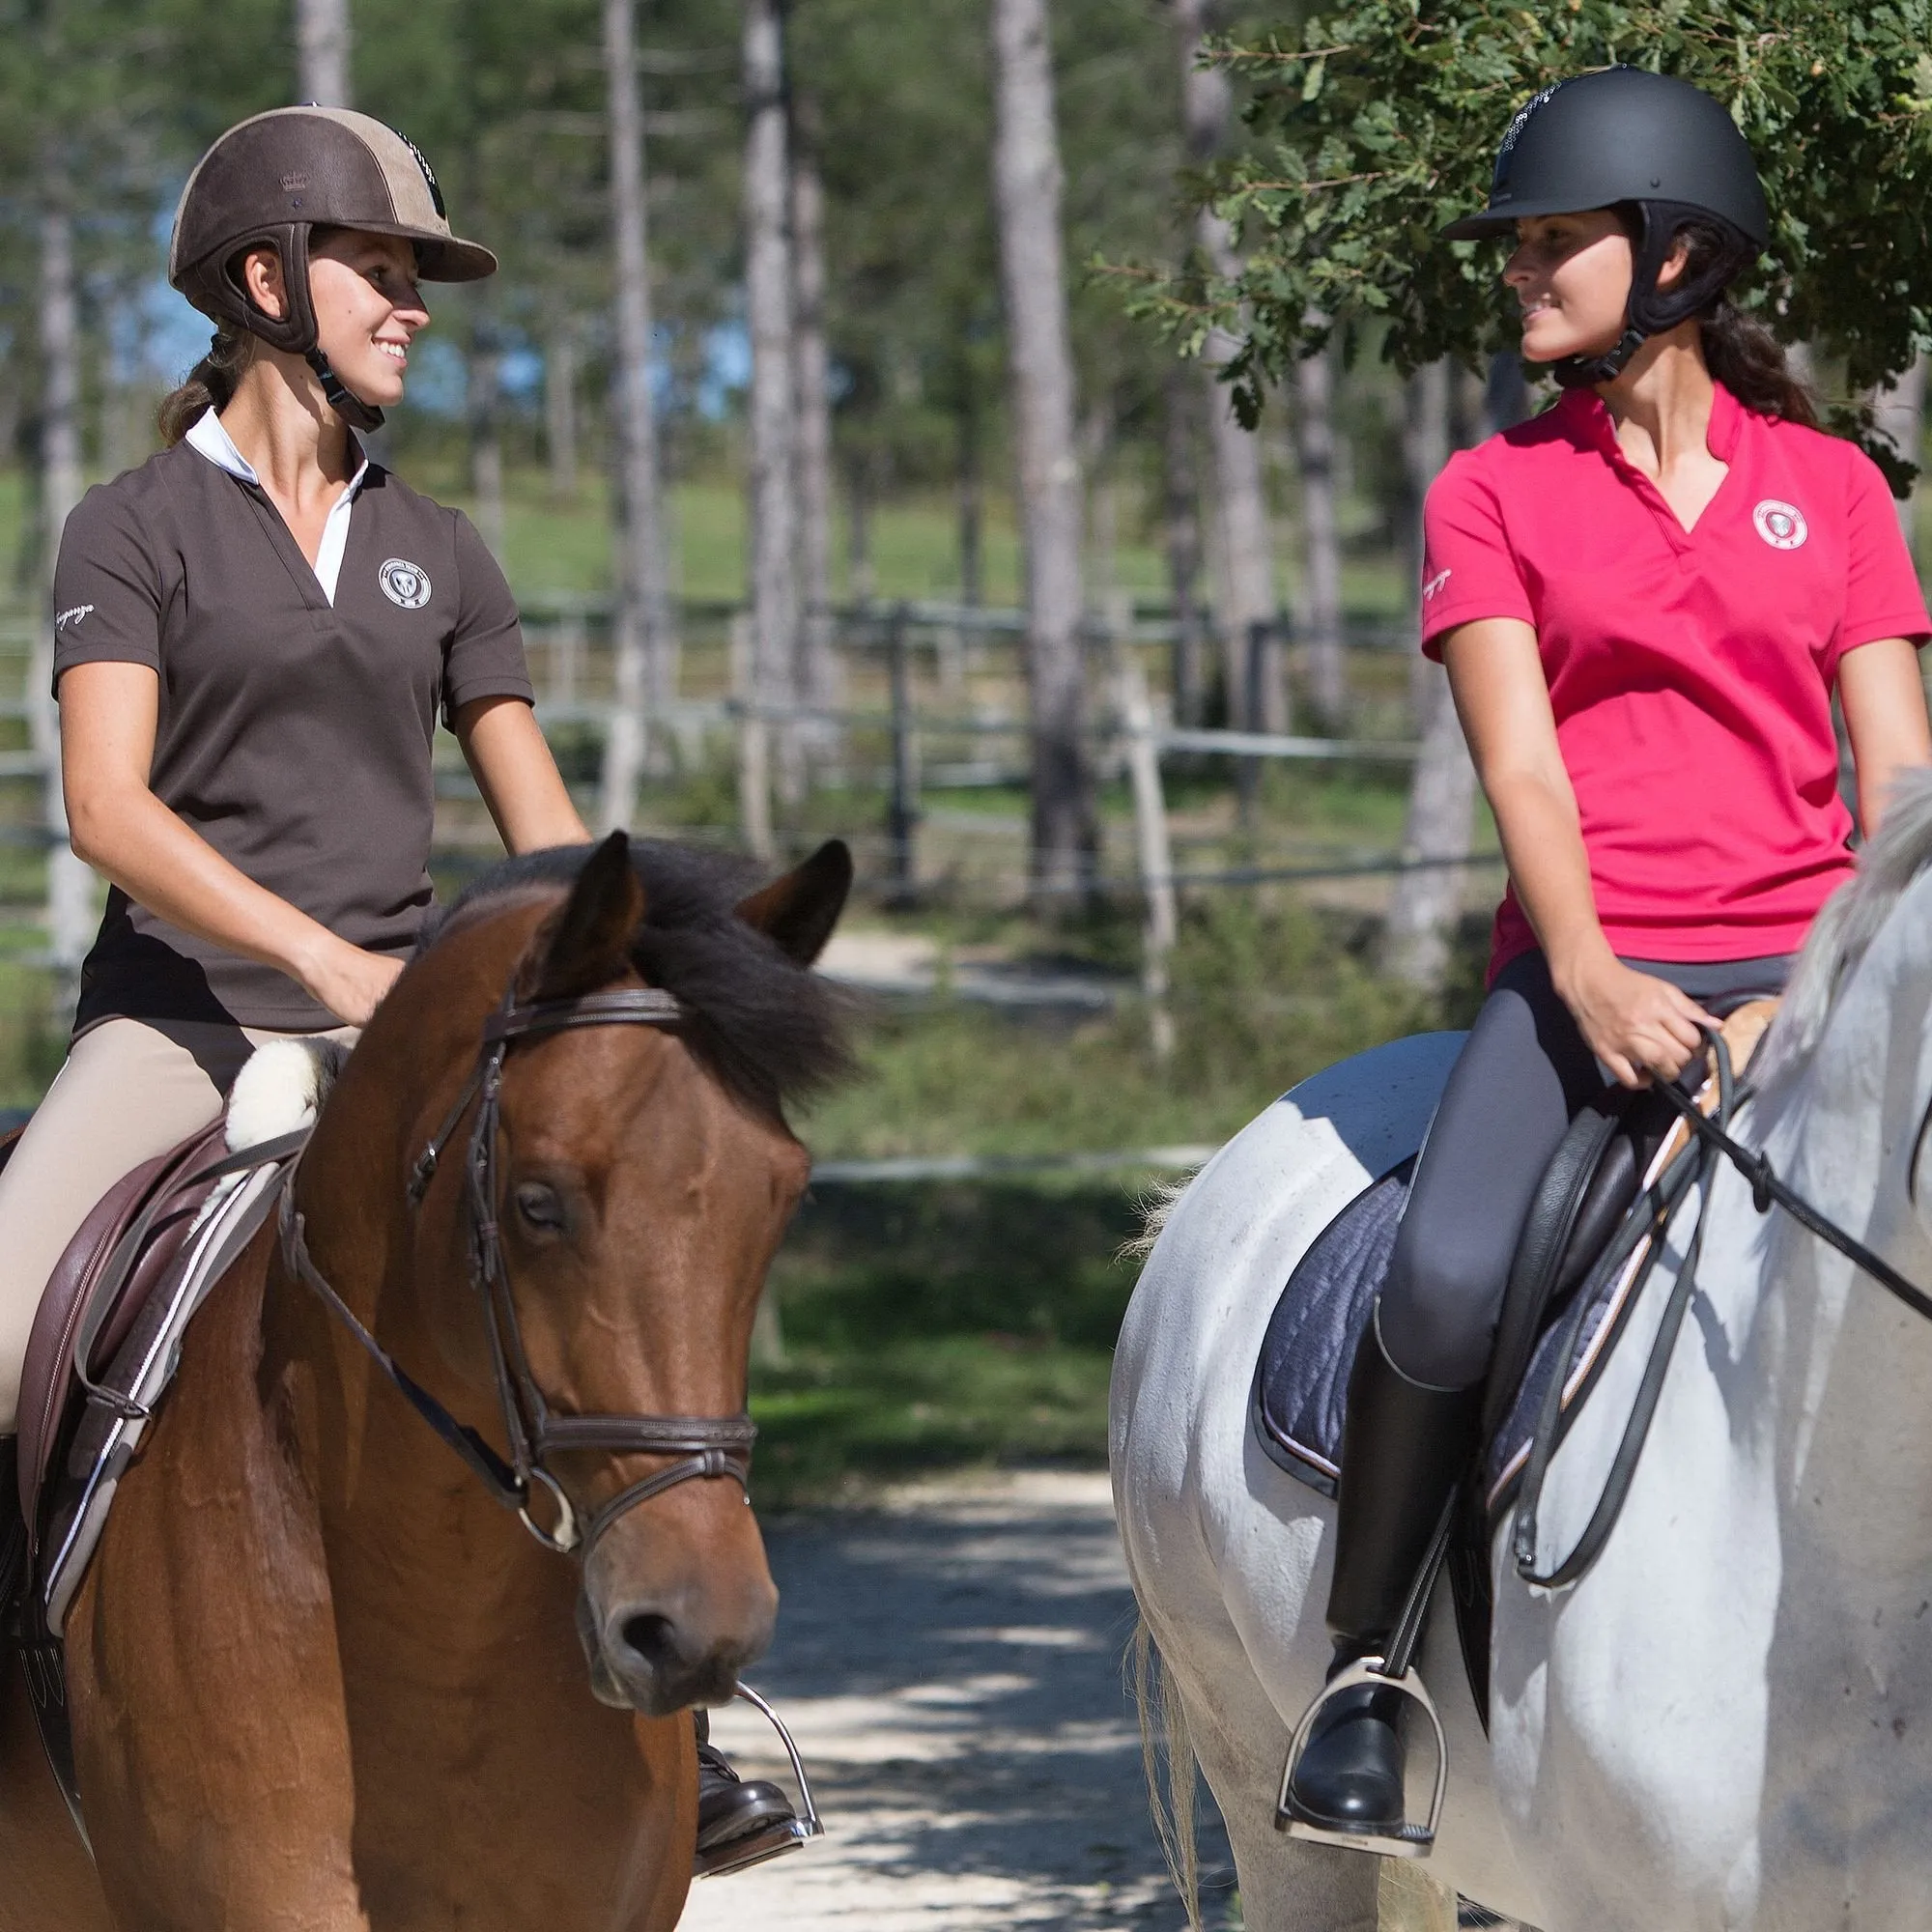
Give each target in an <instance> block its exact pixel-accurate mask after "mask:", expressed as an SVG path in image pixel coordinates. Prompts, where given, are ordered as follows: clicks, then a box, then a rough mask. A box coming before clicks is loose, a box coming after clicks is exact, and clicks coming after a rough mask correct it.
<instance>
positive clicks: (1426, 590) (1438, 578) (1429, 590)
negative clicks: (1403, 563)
mask: <svg viewBox="0 0 1932 1932" xmlns="http://www.w3.org/2000/svg"><path fill="white" fill-rule="evenodd" d="M1449 577H1450V573H1449V572H1448V571H1446V570H1438V571H1437V572H1436V573H1435V576H1434V577H1432V578H1431V579H1430V580H1429V582H1427V583H1425V584H1424V585H1423V586H1422V601H1423V602H1424V603H1425V604H1427V603H1428V602H1429V600H1430V599H1431V598H1432V597H1434V596H1435V593H1436V592H1437V591H1438V590H1440V589H1441V588H1442V586H1443V585H1444V584H1445V583H1447V582H1449Z"/></svg>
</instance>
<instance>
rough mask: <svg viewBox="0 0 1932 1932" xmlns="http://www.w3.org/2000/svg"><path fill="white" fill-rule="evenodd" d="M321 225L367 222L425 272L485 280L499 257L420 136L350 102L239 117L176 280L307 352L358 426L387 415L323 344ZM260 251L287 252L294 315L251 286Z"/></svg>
mask: <svg viewBox="0 0 1932 1932" xmlns="http://www.w3.org/2000/svg"><path fill="white" fill-rule="evenodd" d="M317 227H327V228H360V229H365V230H370V231H373V232H374V233H376V234H379V235H401V236H404V237H406V238H407V239H408V240H409V241H412V242H414V244H415V251H416V273H417V274H418V275H419V276H420V277H421V278H422V279H423V280H424V281H431V282H473V281H478V280H480V279H481V278H482V277H483V276H485V275H494V274H495V273H496V272H497V258H496V256H495V255H493V254H492V253H491V252H490V251H489V249H487V248H484V247H481V246H479V245H478V244H477V243H476V242H474V241H462V240H460V239H459V238H458V237H457V236H455V235H453V234H452V233H451V232H450V227H449V220H448V217H447V216H446V215H445V214H444V213H443V207H442V190H441V189H440V187H438V186H437V183H436V176H435V175H434V174H432V173H431V172H430V165H429V163H428V162H427V161H426V160H424V159H423V157H422V155H421V153H420V151H419V150H418V149H417V147H416V145H415V143H414V142H413V141H411V140H409V139H407V138H406V137H405V136H403V135H401V134H398V133H397V132H396V131H395V129H394V128H385V127H384V125H383V124H382V122H380V121H374V120H371V119H370V117H369V116H368V115H366V114H356V113H353V112H352V111H351V110H350V109H348V108H346V107H313V106H311V107H277V108H273V109H271V110H270V112H269V113H267V114H257V115H255V116H254V117H253V118H252V119H250V120H247V121H243V122H241V123H239V124H238V125H237V126H235V127H233V128H229V130H228V131H227V133H225V134H223V135H222V136H221V138H220V139H219V140H218V141H216V142H215V144H214V145H213V147H212V148H211V149H209V151H208V153H207V154H205V155H204V156H202V157H201V159H200V161H199V162H197V163H196V165H195V170H194V172H193V173H192V174H191V175H189V176H188V178H187V186H186V187H185V188H184V189H183V190H182V198H181V206H180V207H179V208H178V209H177V210H176V211H175V232H174V241H173V243H172V244H171V245H170V247H169V250H168V280H169V281H170V282H172V283H173V284H174V286H175V287H176V288H177V289H179V290H180V291H181V292H182V294H183V295H185V297H186V298H188V300H189V301H191V302H192V303H193V304H194V305H195V307H196V308H198V309H199V310H200V311H201V312H202V314H203V315H205V316H208V317H209V318H210V319H211V320H213V321H214V322H217V323H219V322H230V323H239V324H240V325H241V327H243V328H245V329H247V330H248V331H249V332H250V333H251V334H254V335H258V336H260V337H261V339H262V340H263V341H264V342H266V343H268V344H269V345H270V347H272V348H275V349H280V350H284V351H286V352H287V353H289V354H290V355H300V356H303V357H305V358H306V359H307V362H308V365H309V367H310V368H312V369H313V370H314V371H315V373H316V375H317V376H318V377H320V378H321V380H322V386H323V392H324V394H325V395H327V398H328V402H329V407H330V408H332V409H333V410H334V411H335V412H337V413H338V414H339V415H341V416H342V417H343V419H344V420H345V421H347V422H349V423H351V424H353V425H354V426H355V428H356V429H363V430H369V429H374V428H376V427H377V425H378V424H380V423H381V422H382V420H383V412H382V411H381V410H379V409H377V408H375V407H374V406H373V405H371V404H369V403H365V402H364V401H363V400H362V399H361V398H360V397H359V396H357V395H355V393H353V392H352V391H351V390H349V389H348V388H346V387H344V385H343V384H342V381H341V379H340V378H339V377H338V376H337V375H336V373H335V371H334V370H333V369H331V368H330V367H329V366H328V358H327V356H326V355H323V353H322V351H321V349H320V348H319V347H318V346H317V341H316V321H315V308H314V305H313V303H312V302H311V301H310V299H309V291H308V242H309V234H310V231H311V230H313V229H315V228H317ZM253 248H272V249H274V251H275V252H276V254H277V255H279V256H280V257H281V262H282V279H283V280H284V282H285V283H286V284H287V285H288V294H289V312H288V314H287V315H286V316H283V317H279V318H278V317H275V316H271V315H268V314H265V313H264V312H263V311H262V310H261V309H259V308H257V307H256V306H255V304H254V303H253V302H252V301H250V300H249V299H248V297H247V294H246V292H245V291H244V290H243V288H242V286H241V274H240V270H241V259H242V257H243V256H244V255H246V254H247V253H248V251H249V250H250V249H253Z"/></svg>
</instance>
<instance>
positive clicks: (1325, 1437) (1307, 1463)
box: [1249, 1154, 1415, 1496]
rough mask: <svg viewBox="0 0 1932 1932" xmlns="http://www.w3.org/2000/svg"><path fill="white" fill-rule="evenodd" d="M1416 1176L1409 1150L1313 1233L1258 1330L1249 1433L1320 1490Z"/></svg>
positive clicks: (1328, 1488) (1331, 1466)
mask: <svg viewBox="0 0 1932 1932" xmlns="http://www.w3.org/2000/svg"><path fill="white" fill-rule="evenodd" d="M1414 1177H1415V1157H1414V1156H1413V1155H1412V1154H1411V1155H1410V1156H1409V1158H1408V1159H1407V1160H1406V1161H1404V1162H1403V1164H1402V1165H1401V1166H1400V1167H1398V1168H1396V1169H1394V1170H1393V1171H1392V1172H1391V1173H1388V1174H1385V1175H1383V1176H1382V1178H1381V1179H1379V1180H1378V1181H1375V1182H1373V1183H1372V1184H1371V1185H1369V1186H1368V1187H1365V1188H1364V1189H1363V1190H1362V1191H1361V1193H1359V1194H1358V1195H1356V1196H1355V1198H1354V1199H1353V1200H1352V1201H1351V1202H1350V1203H1349V1205H1348V1206H1347V1207H1346V1208H1343V1209H1342V1211H1341V1212H1340V1213H1339V1214H1338V1215H1336V1217H1335V1218H1334V1219H1333V1220H1332V1221H1330V1222H1329V1224H1328V1225H1327V1227H1325V1228H1324V1229H1323V1230H1322V1231H1321V1234H1319V1235H1318V1236H1316V1237H1315V1239H1314V1241H1313V1242H1312V1243H1310V1245H1309V1248H1308V1251H1307V1252H1306V1253H1305V1254H1304V1255H1303V1256H1302V1257H1301V1259H1300V1261H1298V1262H1297V1263H1296V1264H1295V1265H1294V1272H1293V1274H1291V1275H1290V1276H1289V1278H1288V1286H1287V1287H1286V1288H1284V1289H1283V1290H1282V1292H1281V1299H1280V1300H1279V1301H1278V1302H1276V1303H1275V1310H1274V1315H1273V1317H1272V1319H1271V1320H1270V1321H1269V1322H1268V1325H1267V1333H1266V1334H1265V1335H1264V1337H1263V1338H1262V1352H1261V1359H1260V1360H1259V1361H1258V1362H1257V1363H1256V1364H1255V1380H1254V1390H1253V1393H1252V1395H1251V1396H1250V1398H1249V1415H1250V1420H1251V1421H1252V1422H1253V1424H1254V1431H1255V1435H1256V1438H1257V1439H1258V1440H1259V1441H1260V1443H1261V1446H1262V1448H1263V1450H1264V1453H1265V1454H1266V1455H1267V1457H1268V1459H1269V1460H1270V1461H1271V1462H1274V1463H1279V1464H1280V1465H1281V1467H1282V1468H1284V1469H1286V1470H1287V1471H1288V1473H1289V1474H1290V1475H1291V1476H1295V1477H1298V1478H1299V1479H1300V1480H1301V1481H1302V1482H1304V1483H1306V1484H1308V1486H1309V1487H1310V1488H1311V1489H1317V1490H1320V1491H1321V1493H1322V1494H1323V1495H1325V1496H1332V1495H1333V1494H1334V1493H1335V1481H1336V1477H1337V1476H1338V1475H1339V1474H1340V1472H1341V1467H1342V1419H1343V1416H1344V1415H1345V1414H1346V1412H1347V1408H1348V1399H1349V1372H1350V1369H1351V1368H1352V1367H1353V1366H1354V1360H1355V1345H1356V1344H1357V1343H1358V1342H1360V1341H1361V1339H1362V1336H1363V1334H1364V1333H1365V1332H1366V1330H1367V1328H1368V1325H1369V1317H1370V1316H1371V1315H1372V1314H1373V1313H1374V1312H1375V1305H1376V1296H1377V1295H1378V1293H1380V1292H1381V1285H1382V1280H1383V1278H1384V1277H1385V1276H1386V1275H1387V1273H1388V1264H1389V1257H1390V1255H1391V1254H1393V1253H1394V1251H1395V1231H1396V1228H1397V1226H1398V1225H1399V1224H1400V1222H1401V1220H1402V1212H1403V1209H1404V1208H1406V1207H1407V1206H1408V1184H1409V1182H1410V1180H1412V1179H1414Z"/></svg>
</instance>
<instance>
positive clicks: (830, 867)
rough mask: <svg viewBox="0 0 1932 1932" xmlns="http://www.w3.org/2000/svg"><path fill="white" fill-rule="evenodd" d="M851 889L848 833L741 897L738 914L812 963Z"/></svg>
mask: <svg viewBox="0 0 1932 1932" xmlns="http://www.w3.org/2000/svg"><path fill="white" fill-rule="evenodd" d="M851 890H852V854H851V851H850V850H849V849H848V847H847V846H846V843H845V841H844V839H842V838H829V839H827V840H826V842H825V843H824V844H823V845H821V846H820V847H819V848H818V850H817V851H816V852H814V853H813V854H812V855H811V857H810V859H808V860H807V861H806V862H805V864H804V865H802V866H799V867H794V869H793V870H791V871H789V872H787V873H786V874H785V875H784V877H783V878H781V879H774V880H773V881H772V882H771V884H770V885H768V886H763V887H760V888H759V890H758V891H757V892H755V893H753V895H752V896H751V897H750V898H748V899H740V900H739V901H738V907H737V911H738V917H739V918H740V919H742V920H743V921H744V922H745V923H746V924H747V925H754V926H756V927H757V929H758V930H759V931H760V932H762V933H763V934H764V935H765V936H766V937H767V938H768V939H773V940H776V941H777V942H778V944H779V947H780V949H781V951H783V952H788V953H790V954H791V956H792V957H793V958H794V959H796V960H797V961H798V963H799V964H800V965H801V966H810V964H811V962H812V961H813V960H814V959H816V958H817V957H818V955H819V954H820V953H821V952H824V951H825V942H826V941H827V940H828V939H830V938H831V937H832V928H833V927H834V926H835V925H837V924H838V915H839V914H840V913H841V912H843V911H844V910H845V895H846V894H848V893H849V892H850V891H851Z"/></svg>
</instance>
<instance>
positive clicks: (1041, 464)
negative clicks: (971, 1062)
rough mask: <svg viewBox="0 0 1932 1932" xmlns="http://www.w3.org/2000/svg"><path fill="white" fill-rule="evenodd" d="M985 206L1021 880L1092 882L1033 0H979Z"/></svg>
mask: <svg viewBox="0 0 1932 1932" xmlns="http://www.w3.org/2000/svg"><path fill="white" fill-rule="evenodd" d="M992 51H993V117H994V126H993V202H994V208H995V211H996V213H997V217H998V221H999V229H1000V280H1001V292H1002V296H1003V298H1004V301H1005V307H1006V321H1007V356H1008V364H1009V370H1010V374H1011V380H1012V396H1013V434H1014V440H1015V441H1016V443H1017V446H1018V450H1017V453H1018V457H1019V494H1020V524H1021V530H1022V535H1023V538H1024V543H1025V552H1026V601H1027V682H1028V688H1029V689H1028V696H1029V699H1030V702H1031V705H1032V712H1033V718H1032V724H1033V745H1032V754H1033V758H1032V762H1033V826H1032V856H1033V882H1034V888H1035V892H1036V894H1037V895H1038V896H1039V897H1040V899H1041V900H1042V901H1043V902H1045V903H1047V904H1052V903H1055V902H1056V901H1058V902H1061V903H1064V902H1065V897H1066V896H1067V895H1073V894H1078V893H1080V892H1084V891H1085V890H1087V889H1088V888H1089V887H1091V885H1092V881H1093V862H1094V850H1095V844H1096V830H1095V823H1094V781H1093V774H1092V771H1091V768H1090V766H1089V763H1088V758H1087V748H1086V745H1085V743H1084V742H1083V732H1084V729H1085V725H1086V714H1087V704H1086V684H1085V677H1084V673H1083V664H1082V650H1081V644H1082V638H1081V618H1082V614H1083V612H1082V595H1081V582H1080V465H1079V460H1078V457H1077V456H1076V454H1075V450H1074V431H1073V354H1072V348H1071V345H1070V343H1069V341H1068V336H1067V321H1066V289H1065V270H1064V262H1063V258H1062V237H1061V226H1060V197H1061V171H1060V136H1059V130H1058V128H1057V127H1056V125H1055V120H1054V93H1053V55H1052V45H1051V41H1050V38H1049V34H1048V27H1047V14H1046V0H992Z"/></svg>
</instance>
